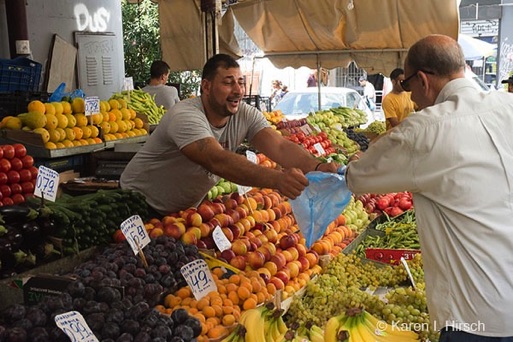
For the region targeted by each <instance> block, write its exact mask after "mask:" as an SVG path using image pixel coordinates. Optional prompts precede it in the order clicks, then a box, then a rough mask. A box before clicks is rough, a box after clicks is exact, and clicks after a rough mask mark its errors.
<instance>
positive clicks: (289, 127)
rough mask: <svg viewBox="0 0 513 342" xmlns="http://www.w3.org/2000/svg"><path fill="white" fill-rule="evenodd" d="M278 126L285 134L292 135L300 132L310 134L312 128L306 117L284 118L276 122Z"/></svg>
mask: <svg viewBox="0 0 513 342" xmlns="http://www.w3.org/2000/svg"><path fill="white" fill-rule="evenodd" d="M276 127H277V128H278V130H279V131H280V132H282V134H283V135H290V134H295V133H299V132H303V133H305V134H308V133H309V132H310V131H311V130H312V129H311V128H310V127H309V126H308V122H307V120H306V118H303V119H293V120H283V121H280V122H278V123H277V124H276Z"/></svg>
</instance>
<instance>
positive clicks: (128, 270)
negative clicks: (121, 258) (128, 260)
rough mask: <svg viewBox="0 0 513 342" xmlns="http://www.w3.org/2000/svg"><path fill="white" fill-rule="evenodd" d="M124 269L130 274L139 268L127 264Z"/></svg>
mask: <svg viewBox="0 0 513 342" xmlns="http://www.w3.org/2000/svg"><path fill="white" fill-rule="evenodd" d="M123 269H124V270H125V271H127V272H128V273H132V274H133V273H134V272H135V270H136V269H137V266H136V265H135V264H125V266H123Z"/></svg>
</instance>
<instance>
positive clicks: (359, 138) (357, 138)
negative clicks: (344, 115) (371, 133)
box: [344, 128, 369, 152]
mask: <svg viewBox="0 0 513 342" xmlns="http://www.w3.org/2000/svg"><path fill="white" fill-rule="evenodd" d="M344 132H345V133H346V134H347V137H348V138H349V139H351V140H353V141H354V142H356V143H357V144H358V146H360V150H361V151H363V152H365V151H367V148H368V147H369V138H367V137H366V136H365V134H363V133H360V132H356V131H355V130H354V129H353V128H346V129H344Z"/></svg>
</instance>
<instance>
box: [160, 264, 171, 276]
mask: <svg viewBox="0 0 513 342" xmlns="http://www.w3.org/2000/svg"><path fill="white" fill-rule="evenodd" d="M159 272H160V273H162V274H168V273H169V272H171V266H169V265H168V264H162V265H160V266H159Z"/></svg>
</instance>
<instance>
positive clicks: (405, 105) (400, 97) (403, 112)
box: [381, 68, 415, 130]
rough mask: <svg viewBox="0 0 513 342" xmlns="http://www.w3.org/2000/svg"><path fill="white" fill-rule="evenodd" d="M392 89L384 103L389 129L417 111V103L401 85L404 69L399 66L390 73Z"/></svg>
mask: <svg viewBox="0 0 513 342" xmlns="http://www.w3.org/2000/svg"><path fill="white" fill-rule="evenodd" d="M390 80H391V81H392V91H391V92H389V93H388V94H387V96H385V98H384V99H383V103H382V105H381V106H382V108H383V112H384V113H385V120H386V126H387V130H389V129H391V128H392V127H395V126H397V125H399V123H400V122H401V121H403V120H404V119H406V118H407V117H408V115H410V113H412V112H413V111H415V104H414V103H413V101H412V100H411V97H410V95H411V94H410V93H409V92H407V91H404V90H403V88H402V87H401V81H403V80H404V70H403V69H401V68H397V69H394V70H392V72H391V73H390Z"/></svg>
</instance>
